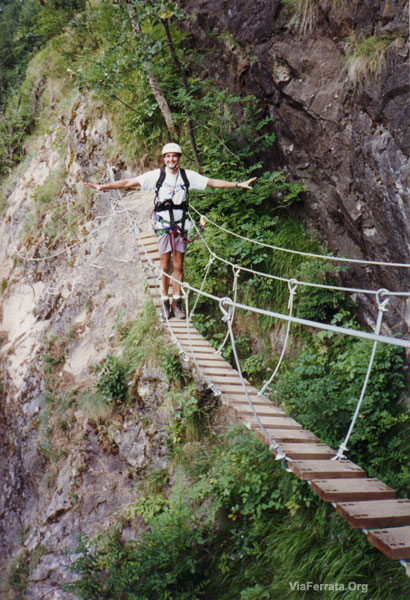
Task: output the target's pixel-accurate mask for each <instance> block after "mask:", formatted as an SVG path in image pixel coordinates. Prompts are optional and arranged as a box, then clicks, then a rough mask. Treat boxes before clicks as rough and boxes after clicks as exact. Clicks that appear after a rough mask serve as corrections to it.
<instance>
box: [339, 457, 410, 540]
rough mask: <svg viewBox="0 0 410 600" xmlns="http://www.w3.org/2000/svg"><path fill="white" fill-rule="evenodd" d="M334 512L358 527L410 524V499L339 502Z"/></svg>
mask: <svg viewBox="0 0 410 600" xmlns="http://www.w3.org/2000/svg"><path fill="white" fill-rule="evenodd" d="M333 462H335V461H333ZM336 512H337V513H338V514H339V515H340V516H341V517H343V518H344V519H345V520H346V521H347V522H348V523H349V525H351V526H352V527H356V528H358V529H361V528H362V527H365V528H366V529H377V528H379V527H383V528H384V527H401V526H402V525H410V500H372V501H371V502H368V501H365V500H363V501H359V502H340V503H338V504H336Z"/></svg>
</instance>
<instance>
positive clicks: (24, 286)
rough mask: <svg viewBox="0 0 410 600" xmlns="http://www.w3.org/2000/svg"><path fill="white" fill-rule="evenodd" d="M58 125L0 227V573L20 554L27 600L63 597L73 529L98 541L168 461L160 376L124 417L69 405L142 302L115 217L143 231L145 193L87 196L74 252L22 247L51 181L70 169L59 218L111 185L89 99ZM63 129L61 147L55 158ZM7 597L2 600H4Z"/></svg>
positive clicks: (129, 238)
mask: <svg viewBox="0 0 410 600" xmlns="http://www.w3.org/2000/svg"><path fill="white" fill-rule="evenodd" d="M66 125H67V127H65V126H64V127H63V128H58V127H57V128H56V129H55V131H54V133H51V134H46V135H44V136H43V137H42V138H41V140H40V145H39V147H37V148H35V149H33V150H32V151H31V156H30V157H29V158H28V161H27V163H28V164H26V165H25V170H24V173H23V175H22V176H21V177H20V178H19V179H18V180H17V184H16V186H15V187H14V190H13V192H12V193H11V194H10V196H9V198H8V202H7V212H6V215H5V217H4V218H3V220H2V222H1V225H0V257H1V259H0V265H1V267H0V280H2V281H3V282H7V285H6V288H5V290H4V293H3V295H2V298H1V300H2V302H1V324H0V331H1V347H0V361H1V376H2V381H3V385H2V402H1V405H0V435H1V439H2V448H3V450H2V453H1V457H0V480H1V495H0V570H1V572H2V573H3V575H4V573H5V565H6V564H7V563H8V562H9V560H10V558H12V557H14V556H15V555H16V552H19V555H18V556H19V557H20V559H19V562H14V568H15V569H16V575H15V578H17V579H16V581H17V583H18V582H20V583H21V582H22V581H23V579H24V577H26V576H27V577H28V587H27V592H26V594H25V595H24V598H27V599H36V600H37V599H40V598H47V600H57V599H63V598H64V599H69V598H72V595H71V594H68V593H66V592H63V591H62V590H61V583H63V582H64V581H65V580H67V578H70V577H71V574H70V572H69V571H68V570H67V568H66V567H67V565H68V563H69V558H68V557H67V555H66V554H65V549H66V548H74V547H75V546H76V544H77V541H78V538H77V536H78V534H79V532H80V531H83V532H85V533H87V534H89V535H94V534H95V533H97V531H99V530H100V529H101V527H102V526H104V525H108V524H110V523H112V522H113V521H115V520H116V519H117V518H118V515H119V514H121V511H122V510H123V509H124V508H125V507H126V506H127V505H129V503H130V502H131V501H132V500H133V499H134V498H135V484H136V481H137V480H138V477H139V473H141V472H143V471H144V469H145V468H146V467H147V466H149V465H151V466H156V467H161V466H163V463H164V461H165V453H166V450H165V445H164V443H163V425H162V421H163V416H161V414H160V413H161V411H160V410H159V406H160V404H162V399H161V394H162V392H163V391H164V389H166V387H167V383H166V381H165V380H164V376H163V375H162V374H161V373H160V372H159V371H158V370H156V369H155V368H146V369H144V370H143V371H141V373H139V376H138V378H137V380H136V381H135V388H136V389H135V393H136V395H137V396H138V409H137V410H135V407H129V408H128V409H127V408H126V407H124V409H123V410H120V411H119V412H118V411H116V414H115V418H111V415H110V413H109V410H108V413H107V414H105V415H104V414H102V413H101V412H100V409H99V408H98V407H96V406H94V407H93V406H92V405H90V404H87V402H86V404H85V405H82V404H81V403H76V402H72V401H71V400H70V393H71V394H72V393H74V394H75V393H77V394H78V393H79V392H81V390H86V389H92V386H93V382H94V381H95V377H96V375H95V373H93V371H92V369H91V367H92V365H93V364H94V363H95V364H97V363H98V362H99V361H101V360H102V359H103V358H105V357H106V356H107V354H109V353H110V352H115V350H116V347H117V342H116V330H115V323H119V322H120V321H121V320H122V319H123V320H124V321H125V322H126V321H129V320H132V319H135V317H136V315H137V314H138V313H139V312H140V311H141V308H142V306H143V303H144V302H145V299H146V295H145V292H144V286H143V274H142V272H141V267H140V263H139V258H138V252H137V250H136V245H135V239H134V237H133V235H132V233H131V229H130V225H129V221H128V220H127V216H126V215H125V214H124V210H123V209H124V206H127V207H128V209H132V210H133V216H134V217H135V218H136V220H137V222H143V221H145V220H146V219H147V218H149V217H150V214H151V211H152V197H151V195H150V194H147V193H144V192H141V193H140V194H136V195H132V197H129V196H128V197H127V198H125V199H124V201H123V202H122V203H120V202H118V196H117V195H116V192H112V193H105V194H99V195H94V193H92V194H91V196H90V198H89V200H90V205H89V206H88V208H87V209H86V212H85V214H84V215H83V216H82V219H81V224H80V226H79V227H78V228H77V230H76V236H77V239H76V241H73V242H72V243H66V244H65V248H62V245H58V248H57V249H56V251H55V253H54V254H53V251H50V250H48V248H47V244H46V243H45V240H44V238H43V237H42V236H40V237H39V239H38V243H36V244H33V243H26V244H23V243H22V239H21V233H22V231H23V230H24V227H25V225H27V223H29V221H30V218H32V217H33V205H34V197H35V193H36V191H37V193H38V190H40V189H42V187H43V186H44V185H45V184H46V182H47V180H48V179H49V177H50V175H51V174H52V173H55V172H57V171H58V169H59V168H61V167H64V168H65V169H66V177H65V180H64V185H63V188H62V190H60V192H59V197H58V203H59V204H60V205H64V206H66V207H69V206H70V205H71V204H72V203H76V202H79V199H80V198H81V197H83V196H84V189H85V188H84V186H82V183H81V182H82V181H87V180H89V179H92V180H95V179H96V178H97V177H99V176H101V177H104V179H105V180H106V179H107V177H108V174H107V164H108V163H107V159H106V158H105V155H104V151H105V148H106V146H107V144H108V143H109V142H110V139H111V138H110V122H109V120H108V119H107V118H106V117H105V116H104V115H103V114H101V113H99V114H98V115H97V116H96V109H95V107H94V108H93V112H92V115H91V114H90V107H89V106H88V104H87V99H86V98H85V97H84V98H81V99H79V100H78V102H77V103H76V104H75V106H74V107H73V109H72V111H71V114H70V116H69V122H68V124H67V123H66ZM62 129H64V131H66V132H68V137H67V138H66V139H65V140H64V144H63V152H62V153H59V152H58V151H57V150H56V145H57V138H58V136H59V135H61V131H62ZM98 174H100V175H98ZM122 175H123V176H126V173H123V174H122ZM120 177H121V175H120ZM86 207H87V205H86ZM46 218H47V217H45V219H46ZM70 390H71V392H70ZM75 390H77V392H75ZM64 392H66V393H67V394H68V395H67V396H64ZM77 397H78V395H77ZM61 398H65V400H61ZM72 398H73V397H71V399H72ZM57 399H58V403H57V404H56V400H57ZM134 535H135V532H134ZM21 585H22V583H21ZM18 589H22V588H18ZM6 590H7V585H6V588H2V593H3V594H4V595H3V596H2V597H4V598H8V597H9V598H13V597H14V595H10V596H8V593H11V591H10V590H9V592H7V591H6Z"/></svg>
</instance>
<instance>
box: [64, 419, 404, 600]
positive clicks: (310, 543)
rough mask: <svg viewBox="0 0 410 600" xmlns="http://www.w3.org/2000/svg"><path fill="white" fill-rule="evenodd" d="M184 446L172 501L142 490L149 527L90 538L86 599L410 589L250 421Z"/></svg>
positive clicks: (78, 562) (79, 560)
mask: <svg viewBox="0 0 410 600" xmlns="http://www.w3.org/2000/svg"><path fill="white" fill-rule="evenodd" d="M184 455H185V461H183V462H182V464H184V471H182V470H181V467H179V469H178V471H177V474H176V477H175V478H174V479H175V481H176V483H175V485H174V488H173V491H171V493H170V495H169V498H168V499H167V501H164V498H165V496H163V495H161V500H160V501H159V502H158V492H157V493H156V496H155V498H156V499H155V505H154V508H155V510H150V506H149V502H150V498H151V497H152V496H151V495H150V494H147V495H146V497H145V500H144V498H140V499H139V501H138V507H137V511H138V512H140V511H141V510H142V511H143V513H144V516H145V517H147V519H148V524H149V528H148V530H146V531H143V532H142V533H141V534H140V535H139V538H138V540H130V541H124V540H122V538H121V535H120V533H119V531H118V530H116V531H111V532H105V533H102V534H101V535H100V536H98V537H97V538H96V539H95V540H92V541H91V540H87V539H86V538H82V540H81V543H80V546H79V547H78V548H77V549H76V550H75V552H76V559H75V560H74V568H75V570H76V571H77V573H78V574H79V578H78V579H77V580H76V581H74V582H72V583H71V584H69V585H68V586H67V587H68V589H70V590H71V591H74V592H76V594H77V596H78V598H83V599H84V600H85V599H87V600H93V599H98V600H103V599H104V598H106V599H107V600H108V599H109V600H112V599H113V598H122V597H124V598H129V599H138V600H145V599H147V600H148V599H151V598H161V599H162V598H163V599H165V598H168V599H174V598H175V599H178V600H179V599H184V598H187V599H188V598H189V600H196V599H198V600H199V599H206V598H212V599H215V600H237V599H238V598H241V599H242V600H245V599H246V600H251V599H252V600H253V599H255V600H256V598H258V599H259V598H261V599H263V598H288V599H289V600H293V599H295V600H296V598H301V597H304V596H301V595H300V591H296V592H294V591H293V592H292V589H291V587H290V585H289V582H294V581H300V582H303V581H313V582H315V583H328V584H330V583H332V582H333V583H334V582H335V581H338V582H340V584H344V586H345V593H344V594H340V591H339V590H337V592H335V591H332V588H331V586H329V589H330V591H327V590H325V591H324V592H323V594H322V596H321V597H323V598H324V599H325V600H351V599H352V598H353V597H354V596H352V592H351V590H350V589H349V588H348V583H349V582H350V581H355V582H357V583H360V584H363V585H366V586H368V592H369V594H370V595H371V597H372V598H375V599H377V600H395V598H397V597H403V593H404V590H406V591H407V590H409V589H410V584H409V580H408V578H406V575H405V573H404V570H403V568H402V567H401V566H400V565H398V564H395V563H394V561H389V560H387V559H386V558H385V557H383V555H382V554H381V553H379V552H375V551H374V549H372V548H371V547H370V546H369V544H368V543H367V542H366V539H365V536H363V534H362V533H361V532H360V531H357V530H354V529H353V528H351V527H350V526H349V525H347V523H345V522H344V521H343V520H342V519H341V518H340V517H338V516H337V515H336V514H335V512H334V510H333V508H332V507H330V506H329V505H328V504H325V503H322V502H320V501H318V499H317V497H316V496H314V495H313V494H312V492H311V491H310V490H309V487H308V484H307V483H306V482H300V481H298V480H296V479H295V478H294V476H293V475H291V474H289V473H286V472H283V470H282V468H281V466H280V465H279V464H278V463H277V462H276V461H274V460H273V458H272V455H271V454H270V452H269V451H268V449H267V448H266V447H265V446H263V445H262V444H261V443H260V442H258V440H256V439H255V437H254V436H252V435H250V434H249V433H248V432H244V430H243V429H239V428H234V429H232V430H231V431H230V432H228V434H227V435H220V436H216V437H214V438H213V439H211V440H210V439H208V440H206V444H194V445H192V444H190V445H185V447H184V449H183V453H182V455H181V458H182V459H183V457H184ZM180 464H181V463H180ZM303 499H304V500H306V502H305V501H304V500H303ZM309 499H310V500H312V501H313V509H312V508H309ZM130 516H132V515H130ZM369 573H372V576H371V577H369ZM374 573H377V574H378V575H377V577H374ZM305 597H306V598H307V597H308V596H307V595H306V596H305ZM357 597H359V596H357ZM360 597H361V596H360Z"/></svg>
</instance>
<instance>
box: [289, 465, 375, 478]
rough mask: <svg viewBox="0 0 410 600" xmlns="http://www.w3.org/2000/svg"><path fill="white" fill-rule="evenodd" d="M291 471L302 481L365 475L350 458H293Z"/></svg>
mask: <svg viewBox="0 0 410 600" xmlns="http://www.w3.org/2000/svg"><path fill="white" fill-rule="evenodd" d="M289 467H290V469H291V471H292V472H293V473H294V474H295V475H296V476H297V477H299V479H303V480H304V481H307V480H309V479H310V480H312V479H339V478H340V479H342V478H344V479H350V478H355V477H365V476H366V475H365V472H364V471H363V469H361V468H360V467H358V466H357V465H355V464H354V463H352V462H350V460H294V461H292V462H290V463H289Z"/></svg>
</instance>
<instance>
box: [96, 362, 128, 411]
mask: <svg viewBox="0 0 410 600" xmlns="http://www.w3.org/2000/svg"><path fill="white" fill-rule="evenodd" d="M95 370H96V372H97V373H98V375H99V377H98V379H97V381H96V383H95V387H96V388H97V390H98V391H99V392H100V393H101V394H102V395H103V397H104V398H105V399H106V400H107V401H108V402H123V401H124V400H125V398H126V396H127V392H128V383H127V379H126V371H125V368H124V366H123V365H122V363H121V361H120V360H119V358H118V357H116V356H112V355H108V356H107V358H106V359H105V361H104V362H103V363H102V365H97V366H96V367H95Z"/></svg>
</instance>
